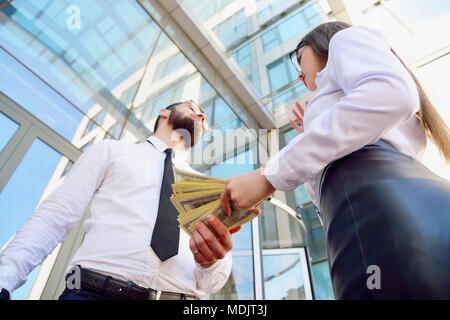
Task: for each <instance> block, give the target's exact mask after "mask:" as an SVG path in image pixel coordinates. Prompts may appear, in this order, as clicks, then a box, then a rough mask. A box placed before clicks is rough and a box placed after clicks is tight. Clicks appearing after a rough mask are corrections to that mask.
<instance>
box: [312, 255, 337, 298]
mask: <svg viewBox="0 0 450 320" xmlns="http://www.w3.org/2000/svg"><path fill="white" fill-rule="evenodd" d="M311 268H312V278H313V283H314V293H315V295H316V300H335V299H336V298H335V296H334V292H333V285H332V283H331V276H330V267H329V265H328V261H327V260H325V261H322V262H317V263H313V264H312V267H311Z"/></svg>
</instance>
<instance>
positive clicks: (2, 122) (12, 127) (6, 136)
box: [0, 112, 19, 152]
mask: <svg viewBox="0 0 450 320" xmlns="http://www.w3.org/2000/svg"><path fill="white" fill-rule="evenodd" d="M18 128H19V125H18V124H17V123H16V122H14V121H13V120H11V119H10V118H8V117H7V116H6V115H4V114H3V113H1V112H0V152H1V151H2V150H3V148H4V147H5V146H6V145H7V144H8V142H9V140H10V139H11V138H12V136H13V135H14V133H15V132H16V131H17V129H18Z"/></svg>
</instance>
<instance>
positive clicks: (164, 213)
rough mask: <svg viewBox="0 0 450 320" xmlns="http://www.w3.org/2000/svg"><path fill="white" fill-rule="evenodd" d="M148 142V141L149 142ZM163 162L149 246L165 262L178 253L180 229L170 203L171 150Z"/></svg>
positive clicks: (171, 179) (176, 214)
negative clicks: (155, 214)
mask: <svg viewBox="0 0 450 320" xmlns="http://www.w3.org/2000/svg"><path fill="white" fill-rule="evenodd" d="M149 142H150V141H149ZM164 152H165V153H167V155H166V159H165V160H164V175H163V180H162V185H161V194H160V196H159V206H158V216H157V217H156V223H155V228H154V229H153V235H152V241H151V244H150V246H151V247H152V249H153V251H155V253H156V255H157V256H158V257H159V259H160V260H161V261H165V260H167V259H169V258H171V257H173V256H174V255H176V254H177V253H178V241H179V238H180V229H179V227H178V220H177V217H178V213H177V210H176V209H175V207H174V205H173V204H172V202H171V201H170V196H171V194H172V183H173V182H174V179H173V169H172V157H171V154H172V149H166V150H165V151H164Z"/></svg>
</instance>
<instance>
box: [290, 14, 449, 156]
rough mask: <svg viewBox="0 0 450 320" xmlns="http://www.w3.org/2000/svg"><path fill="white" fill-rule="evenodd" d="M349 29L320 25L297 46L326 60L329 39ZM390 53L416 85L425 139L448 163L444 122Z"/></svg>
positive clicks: (337, 24) (335, 24) (339, 24)
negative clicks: (305, 47)
mask: <svg viewBox="0 0 450 320" xmlns="http://www.w3.org/2000/svg"><path fill="white" fill-rule="evenodd" d="M349 27H351V25H349V24H348V23H345V22H341V21H336V22H326V23H322V24H321V25H319V26H317V27H316V28H314V29H313V30H311V31H310V32H309V33H308V34H306V35H305V36H304V37H303V39H302V40H301V41H300V43H299V45H298V46H299V47H300V46H304V45H309V46H311V47H312V48H313V50H314V51H315V52H316V53H317V54H319V55H320V56H323V57H326V58H328V48H329V44H330V40H331V38H332V37H333V36H334V35H335V34H336V32H338V31H341V30H343V29H345V28H349ZM391 51H392V53H393V54H394V55H395V56H396V57H397V58H398V59H399V60H400V62H401V63H402V64H403V66H404V67H405V68H406V70H408V72H409V73H410V74H411V76H412V78H413V79H414V82H415V83H416V87H417V90H418V92H419V97H420V109H419V112H417V114H416V115H417V118H418V119H419V122H420V125H421V127H422V128H423V129H424V130H425V133H426V135H427V137H428V138H429V139H430V140H431V141H432V142H433V143H434V144H435V145H436V146H437V147H438V149H439V151H440V152H441V154H442V156H443V157H444V158H445V160H446V161H447V162H450V135H449V129H448V127H447V125H446V123H445V121H444V120H443V119H442V117H441V116H440V115H439V113H438V112H437V110H436V108H435V107H434V106H433V104H432V103H431V101H430V99H429V98H428V95H427V93H426V92H425V89H424V88H423V86H422V85H421V84H420V82H419V80H418V79H417V78H416V76H415V75H414V73H413V72H412V71H411V70H410V69H409V68H408V67H407V66H406V64H405V63H404V62H403V61H402V59H400V57H399V56H398V55H397V54H396V53H395V51H394V50H392V49H391Z"/></svg>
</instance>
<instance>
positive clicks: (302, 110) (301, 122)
mask: <svg viewBox="0 0 450 320" xmlns="http://www.w3.org/2000/svg"><path fill="white" fill-rule="evenodd" d="M295 104H296V105H297V109H298V111H299V112H300V113H298V112H297V110H295V109H292V112H293V113H294V115H295V117H296V118H297V119H298V121H300V124H301V125H302V126H301V127H299V125H298V124H296V123H295V121H294V120H292V119H289V122H290V123H291V126H292V127H293V128H294V129H295V130H297V132H298V133H303V131H304V129H303V128H304V127H303V115H304V114H305V110H304V109H303V107H302V106H301V105H300V103H298V102H297V101H296V102H295ZM307 105H308V101H306V103H305V107H306V106H307Z"/></svg>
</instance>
